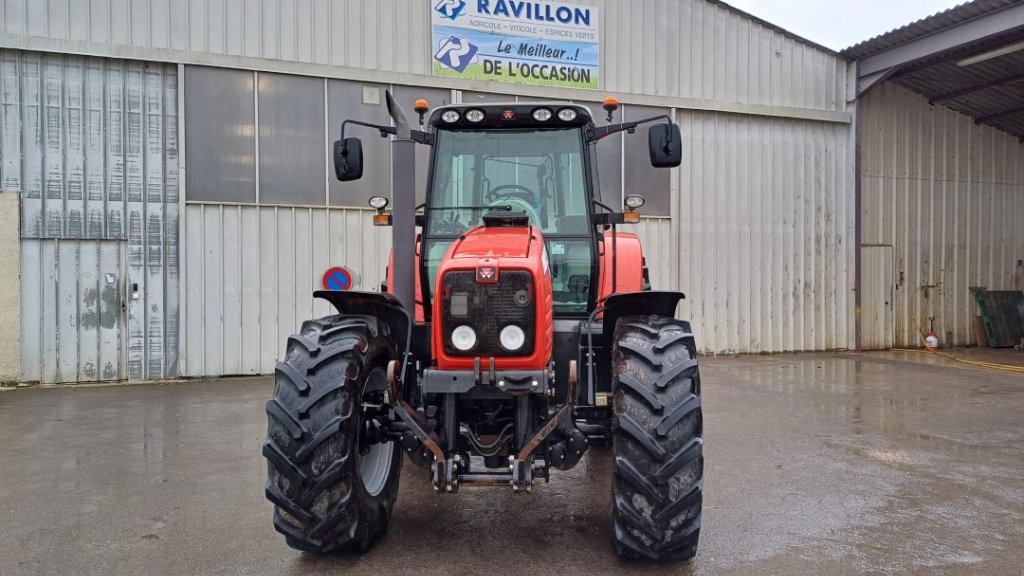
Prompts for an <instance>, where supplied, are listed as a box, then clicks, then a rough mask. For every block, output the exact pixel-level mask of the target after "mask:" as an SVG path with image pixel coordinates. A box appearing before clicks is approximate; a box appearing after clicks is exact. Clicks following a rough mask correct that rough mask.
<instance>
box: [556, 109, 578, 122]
mask: <svg viewBox="0 0 1024 576" xmlns="http://www.w3.org/2000/svg"><path fill="white" fill-rule="evenodd" d="M558 119H559V120H561V121H562V122H572V121H573V120H575V119H576V111H575V110H573V109H572V108H562V109H561V110H559V111H558Z"/></svg>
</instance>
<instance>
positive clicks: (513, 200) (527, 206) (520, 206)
mask: <svg viewBox="0 0 1024 576" xmlns="http://www.w3.org/2000/svg"><path fill="white" fill-rule="evenodd" d="M495 190H497V188H495ZM490 206H491V207H493V208H503V207H505V206H508V207H509V208H511V209H512V210H511V211H512V212H518V211H522V212H525V213H526V216H527V218H529V219H530V225H531V226H540V224H539V222H540V219H539V218H538V217H537V210H536V209H534V207H533V204H531V203H530V202H528V201H526V200H523V199H522V198H520V197H519V196H502V197H501V198H498V199H497V200H494V201H493V202H491V203H490Z"/></svg>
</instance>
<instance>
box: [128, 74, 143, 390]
mask: <svg viewBox="0 0 1024 576" xmlns="http://www.w3.org/2000/svg"><path fill="white" fill-rule="evenodd" d="M144 106H145V102H144V78H143V65H142V64H141V63H137V62H129V63H128V64H127V70H126V72H125V112H124V115H125V131H126V134H125V182H126V193H127V202H126V203H125V206H126V208H125V212H126V219H127V230H128V285H129V292H130V291H131V288H132V287H135V286H136V285H137V287H138V291H139V296H140V299H139V300H134V299H133V300H129V302H128V378H130V379H132V380H140V379H143V378H145V377H146V352H147V347H146V305H145V303H144V301H145V298H146V297H147V296H148V294H147V293H146V271H145V265H146V237H145V233H146V225H145V217H146V214H145V192H146V190H145V186H146V182H145V178H146V174H145V158H146V154H145V152H146V151H145V142H144V139H145V137H146V134H145V129H144V121H145V119H144V112H145V111H144Z"/></svg>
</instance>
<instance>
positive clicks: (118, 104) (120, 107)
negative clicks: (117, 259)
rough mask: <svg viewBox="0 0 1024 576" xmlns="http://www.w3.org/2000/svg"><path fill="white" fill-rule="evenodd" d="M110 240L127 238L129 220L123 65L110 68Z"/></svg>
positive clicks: (108, 226)
mask: <svg viewBox="0 0 1024 576" xmlns="http://www.w3.org/2000/svg"><path fill="white" fill-rule="evenodd" d="M106 90H107V111H106V116H107V124H106V128H107V135H108V137H107V142H106V174H107V176H106V177H107V210H106V213H107V225H106V231H107V237H108V238H127V237H128V221H127V218H126V216H125V202H126V200H127V179H126V178H125V142H126V140H127V138H126V136H125V135H126V133H127V121H126V119H125V74H124V64H123V63H121V62H117V63H111V64H110V65H109V66H108V67H107V87H106Z"/></svg>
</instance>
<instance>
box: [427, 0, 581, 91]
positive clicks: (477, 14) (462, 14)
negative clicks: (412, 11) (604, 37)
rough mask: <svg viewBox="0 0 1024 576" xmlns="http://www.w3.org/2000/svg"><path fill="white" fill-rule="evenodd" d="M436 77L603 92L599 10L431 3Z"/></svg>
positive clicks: (477, 1)
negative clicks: (601, 83) (599, 78)
mask: <svg viewBox="0 0 1024 576" xmlns="http://www.w3.org/2000/svg"><path fill="white" fill-rule="evenodd" d="M430 1H431V2H433V6H434V8H433V16H432V23H431V29H432V32H433V34H432V37H433V57H432V59H433V67H434V75H435V76H447V77H450V78H468V79H471V80H489V81H493V82H508V83H511V84H532V85H536V86H560V87H566V88H589V89H592V90H596V89H597V88H598V75H599V73H600V62H599V60H600V51H599V49H598V48H599V42H598V40H599V39H598V20H597V16H598V14H597V8H595V7H593V6H580V5H576V4H563V3H561V2H544V1H536V0H535V1H529V0H430Z"/></svg>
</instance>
